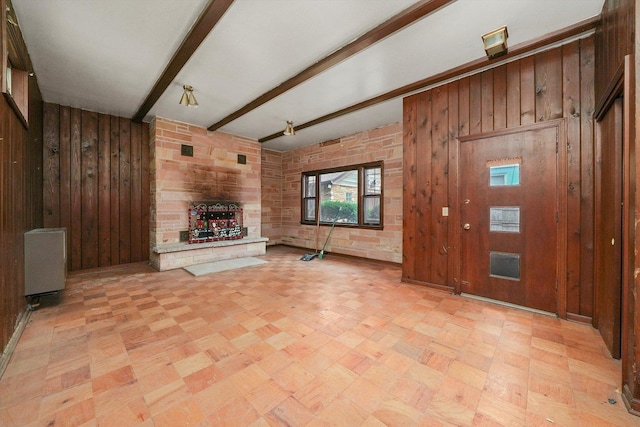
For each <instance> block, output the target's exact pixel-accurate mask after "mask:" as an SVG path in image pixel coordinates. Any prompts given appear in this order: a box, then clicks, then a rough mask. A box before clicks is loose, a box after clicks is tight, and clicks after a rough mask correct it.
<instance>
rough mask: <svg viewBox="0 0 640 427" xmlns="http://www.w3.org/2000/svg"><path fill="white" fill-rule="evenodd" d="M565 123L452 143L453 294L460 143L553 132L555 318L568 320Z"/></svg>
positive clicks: (457, 285)
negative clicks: (555, 219) (528, 133)
mask: <svg viewBox="0 0 640 427" xmlns="http://www.w3.org/2000/svg"><path fill="white" fill-rule="evenodd" d="M566 126H567V124H566V120H565V119H555V120H549V121H544V122H539V123H535V124H532V125H525V126H519V127H516V128H509V129H502V130H497V131H492V132H485V133H478V134H474V135H466V136H460V137H458V138H455V139H454V140H453V144H452V147H451V150H450V159H449V161H450V163H449V164H450V166H453V168H451V169H450V173H449V188H451V189H454V190H453V191H451V192H450V194H449V207H450V209H449V230H448V232H449V236H451V243H450V245H449V259H450V262H451V263H452V264H453V265H452V266H451V267H452V268H451V270H450V271H452V272H453V274H452V275H451V276H450V279H449V283H448V284H449V286H451V287H452V288H453V290H454V293H455V294H457V295H459V294H461V293H462V282H461V280H460V277H461V275H462V251H461V250H460V248H461V229H462V224H461V222H460V206H461V201H460V200H459V198H460V196H459V191H458V188H459V184H460V176H461V175H460V173H461V171H460V144H461V143H463V142H472V141H475V140H479V139H486V138H492V137H498V136H506V135H511V134H516V133H522V132H531V131H536V130H540V129H547V128H556V135H557V144H556V177H557V182H558V193H557V195H556V213H557V222H556V227H557V242H556V283H557V284H556V296H557V298H556V301H557V305H556V314H557V315H558V317H560V318H562V319H566V318H567V275H566V274H565V273H564V272H566V270H567V250H568V249H567V233H568V228H567V226H568V218H567V200H568V175H567V174H568V172H567V170H568V164H567V158H568V153H567V132H566Z"/></svg>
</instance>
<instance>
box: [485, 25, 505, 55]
mask: <svg viewBox="0 0 640 427" xmlns="http://www.w3.org/2000/svg"><path fill="white" fill-rule="evenodd" d="M508 37H509V33H508V32H507V26H506V25H505V26H504V27H500V28H498V29H497V30H493V31H491V32H489V33H487V34H485V35H483V36H482V43H484V51H485V52H486V53H487V57H488V58H489V59H493V58H497V57H498V56H502V55H505V54H506V53H507V51H508V50H509V48H508V47H507V38H508Z"/></svg>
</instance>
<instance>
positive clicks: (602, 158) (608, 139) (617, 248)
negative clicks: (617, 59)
mask: <svg viewBox="0 0 640 427" xmlns="http://www.w3.org/2000/svg"><path fill="white" fill-rule="evenodd" d="M622 129H623V121H622V98H618V99H617V100H616V101H614V104H613V105H612V106H611V108H610V109H609V111H608V112H607V113H606V115H605V116H604V118H603V119H602V120H601V121H600V122H599V125H598V133H597V135H596V153H597V156H598V157H597V164H596V221H595V223H596V230H595V235H596V236H595V308H596V310H595V313H594V326H595V327H596V328H598V330H599V331H600V334H601V335H602V338H603V339H604V342H605V344H606V345H607V347H608V348H609V351H610V352H611V356H613V357H615V358H620V350H621V347H620V337H621V299H622Z"/></svg>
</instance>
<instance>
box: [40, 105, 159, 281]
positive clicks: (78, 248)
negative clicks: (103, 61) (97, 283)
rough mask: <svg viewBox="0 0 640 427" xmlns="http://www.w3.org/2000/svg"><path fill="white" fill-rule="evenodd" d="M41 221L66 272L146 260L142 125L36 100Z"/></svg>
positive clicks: (147, 212) (146, 180)
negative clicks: (40, 106) (61, 240)
mask: <svg viewBox="0 0 640 427" xmlns="http://www.w3.org/2000/svg"><path fill="white" fill-rule="evenodd" d="M43 158H44V172H43V181H44V188H43V203H44V225H45V226H46V227H66V228H67V245H68V251H67V254H68V260H67V261H68V268H69V270H83V269H88V268H96V267H107V266H113V265H118V264H126V263H131V262H138V261H146V260H148V259H149V215H150V208H149V206H150V201H149V198H150V185H149V125H148V124H146V123H133V122H132V121H131V120H130V119H126V118H122V117H114V116H109V115H106V114H99V113H94V112H90V111H84V110H80V109H76V108H70V107H64V106H60V105H57V104H50V103H45V104H44V148H43Z"/></svg>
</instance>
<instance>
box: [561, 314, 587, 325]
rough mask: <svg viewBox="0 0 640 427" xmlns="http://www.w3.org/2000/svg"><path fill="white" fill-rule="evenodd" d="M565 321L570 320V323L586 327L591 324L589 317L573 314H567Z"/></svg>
mask: <svg viewBox="0 0 640 427" xmlns="http://www.w3.org/2000/svg"><path fill="white" fill-rule="evenodd" d="M567 320H571V321H572V322H578V323H584V324H587V325H591V324H592V323H593V318H592V317H591V316H583V315H582V314H575V313H567Z"/></svg>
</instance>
